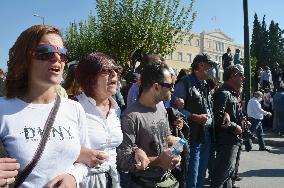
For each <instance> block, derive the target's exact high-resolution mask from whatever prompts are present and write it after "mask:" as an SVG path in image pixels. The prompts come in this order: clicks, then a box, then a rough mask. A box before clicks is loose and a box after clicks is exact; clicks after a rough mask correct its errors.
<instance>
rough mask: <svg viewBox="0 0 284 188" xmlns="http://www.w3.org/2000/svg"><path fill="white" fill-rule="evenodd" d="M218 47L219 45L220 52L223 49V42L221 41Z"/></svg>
mask: <svg viewBox="0 0 284 188" xmlns="http://www.w3.org/2000/svg"><path fill="white" fill-rule="evenodd" d="M218 47H219V52H221V51H222V44H221V42H219V44H218Z"/></svg>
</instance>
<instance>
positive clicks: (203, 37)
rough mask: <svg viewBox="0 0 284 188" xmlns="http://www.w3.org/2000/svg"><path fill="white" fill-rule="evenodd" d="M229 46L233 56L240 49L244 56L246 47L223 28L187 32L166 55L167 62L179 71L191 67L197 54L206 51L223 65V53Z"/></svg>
mask: <svg viewBox="0 0 284 188" xmlns="http://www.w3.org/2000/svg"><path fill="white" fill-rule="evenodd" d="M228 47H229V48H230V49H231V53H232V55H233V56H234V54H235V50H236V49H240V57H241V58H243V56H244V47H243V46H241V45H237V44H235V43H234V41H233V39H232V38H230V37H229V36H227V35H226V34H225V33H223V32H222V31H221V30H215V31H212V32H205V31H204V32H202V33H200V34H196V33H185V37H184V38H183V39H182V40H181V41H180V43H179V44H178V45H177V47H176V50H175V51H174V52H173V53H171V54H169V55H168V56H167V57H166V62H167V64H168V65H169V66H170V67H172V68H173V69H174V70H175V71H177V72H178V71H179V70H180V69H182V68H190V65H191V63H192V61H193V59H194V57H195V56H196V55H197V54H200V53H206V54H208V55H209V56H210V57H211V59H212V60H214V61H216V63H218V64H219V65H221V63H222V55H223V54H224V53H226V51H227V48H228ZM220 68H221V67H220ZM221 71H222V70H221Z"/></svg>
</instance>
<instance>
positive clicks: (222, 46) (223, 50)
mask: <svg viewBox="0 0 284 188" xmlns="http://www.w3.org/2000/svg"><path fill="white" fill-rule="evenodd" d="M222 52H224V43H222Z"/></svg>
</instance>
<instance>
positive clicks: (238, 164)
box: [233, 146, 242, 177]
mask: <svg viewBox="0 0 284 188" xmlns="http://www.w3.org/2000/svg"><path fill="white" fill-rule="evenodd" d="M241 151H242V146H239V150H238V153H237V159H236V164H235V172H234V175H233V177H237V176H238V172H239V166H240V159H241Z"/></svg>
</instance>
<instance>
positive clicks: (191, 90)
mask: <svg viewBox="0 0 284 188" xmlns="http://www.w3.org/2000/svg"><path fill="white" fill-rule="evenodd" d="M212 64H213V62H212V61H211V60H210V58H209V56H207V55H206V54H199V55H197V56H196V57H195V58H194V60H193V63H192V64H191V67H192V73H191V74H190V75H187V76H185V77H183V78H182V79H181V81H180V82H178V83H177V85H176V86H175V91H174V94H173V97H172V105H173V107H176V108H178V109H179V110H180V111H181V112H182V113H183V114H184V115H185V116H187V117H188V120H189V126H190V136H189V140H190V157H189V167H188V170H189V172H188V178H187V188H196V187H199V188H201V187H202V186H203V180H204V177H205V175H206V169H207V166H208V158H209V150H210V145H211V135H212V130H213V123H212V118H213V116H212V106H213V104H212V100H211V93H210V89H209V86H208V84H207V83H206V81H205V80H206V79H207V78H208V72H209V70H210V69H211V68H212Z"/></svg>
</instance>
